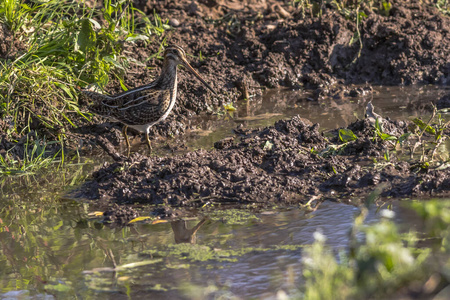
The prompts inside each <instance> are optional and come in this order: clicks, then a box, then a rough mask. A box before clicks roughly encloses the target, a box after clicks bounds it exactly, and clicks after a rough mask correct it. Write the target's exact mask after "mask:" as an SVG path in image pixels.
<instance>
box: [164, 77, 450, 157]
mask: <svg viewBox="0 0 450 300" xmlns="http://www.w3.org/2000/svg"><path fill="white" fill-rule="evenodd" d="M373 89H374V93H373V95H365V96H358V97H348V98H343V99H330V98H327V99H323V100H319V101H311V100H310V99H311V93H310V92H305V91H301V90H298V91H292V90H269V91H268V92H266V93H265V94H264V95H263V96H260V97H254V98H252V99H251V100H249V101H239V102H238V103H237V104H236V105H235V106H236V110H235V111H232V112H225V113H224V112H223V111H222V112H221V113H220V114H219V115H206V116H200V117H197V118H194V119H193V120H192V123H191V128H193V129H191V131H190V132H188V133H187V134H186V135H185V136H183V137H178V138H177V139H175V140H172V141H170V140H169V141H167V144H168V145H169V147H170V148H171V149H178V148H179V147H177V145H180V144H185V145H186V146H187V148H186V149H184V150H182V151H187V150H191V149H199V148H203V149H209V148H212V147H213V145H214V142H217V141H218V140H220V139H223V138H226V137H230V136H233V135H234V134H233V129H234V128H236V127H237V126H238V125H240V124H242V125H244V126H245V127H247V128H257V127H265V126H271V125H273V124H274V122H276V121H278V120H281V119H286V118H291V117H293V116H295V115H300V116H302V117H304V118H307V119H309V120H310V121H311V122H313V123H319V124H320V128H321V130H329V129H336V128H339V127H345V126H347V125H348V124H350V123H351V122H354V121H356V120H357V119H363V118H364V113H365V108H366V105H367V102H368V101H369V100H372V103H373V105H374V106H375V110H376V113H378V114H380V115H381V116H383V117H384V118H387V117H388V118H391V119H398V120H400V119H403V120H405V119H413V118H415V117H427V116H429V115H430V114H431V105H430V104H431V103H433V102H435V101H437V100H438V99H439V98H440V97H442V96H443V95H444V94H446V93H448V92H449V88H448V87H439V86H409V87H382V86H381V87H374V88H373ZM165 143H166V141H165ZM157 152H158V153H160V154H164V155H166V154H167V149H166V148H164V149H160V150H158V151H157Z"/></svg>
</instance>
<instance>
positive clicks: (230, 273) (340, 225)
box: [0, 199, 396, 299]
mask: <svg viewBox="0 0 450 300" xmlns="http://www.w3.org/2000/svg"><path fill="white" fill-rule="evenodd" d="M41 200H43V199H41ZM47 200H49V199H47ZM395 207H396V206H395V205H394V208H395ZM357 212H358V208H356V207H353V206H349V205H345V204H339V203H335V202H324V203H323V204H322V205H321V206H320V207H319V209H318V210H317V211H315V212H312V213H310V214H305V212H304V211H302V210H299V209H292V210H289V211H284V212H272V211H268V212H263V213H258V214H256V217H257V218H258V219H250V220H249V221H248V222H245V223H244V224H238V225H230V224H226V223H224V222H221V221H207V222H206V223H205V224H203V226H201V227H200V228H199V229H198V231H197V233H196V238H195V241H196V243H195V244H176V242H175V237H176V236H178V237H179V236H180V234H181V235H182V232H181V233H180V228H184V225H185V224H184V222H183V221H180V222H182V223H180V222H179V223H178V224H177V223H173V224H170V223H164V224H156V225H151V224H137V225H135V226H133V227H125V228H109V227H106V226H104V225H103V224H100V223H98V222H96V221H88V220H86V215H87V213H88V207H87V205H83V204H80V203H77V202H72V201H57V202H53V201H50V200H49V202H45V201H44V202H40V203H39V205H27V204H25V203H21V204H19V205H18V206H17V207H15V208H14V209H10V211H9V212H6V211H5V208H4V209H3V210H2V212H1V231H0V236H1V245H2V247H1V252H2V255H1V259H0V260H1V261H0V266H1V268H0V283H1V287H2V288H1V290H0V291H1V293H3V296H6V295H7V294H6V295H5V294H4V293H8V292H12V291H15V292H16V293H17V292H21V293H23V294H24V295H30V296H33V295H39V294H41V295H42V294H46V295H47V297H48V296H49V295H54V296H55V297H56V298H60V297H62V298H66V297H69V296H72V297H73V296H77V297H80V298H82V299H85V298H89V297H93V298H95V299H102V298H108V297H110V296H111V294H114V297H115V298H116V296H117V297H118V298H121V296H123V297H124V298H126V295H129V296H131V297H132V298H138V297H144V298H147V299H150V298H161V297H164V298H170V299H177V298H183V297H185V296H186V294H185V293H187V292H186V291H185V290H183V289H180V287H183V286H184V287H187V286H200V287H207V286H215V287H216V288H219V289H222V290H223V292H226V293H228V294H230V295H235V296H238V297H241V298H250V297H257V298H259V297H264V298H266V297H267V296H273V293H274V292H276V291H277V290H280V289H284V290H291V289H293V288H295V287H296V286H298V285H299V278H300V276H301V271H302V270H301V251H302V250H301V248H302V246H304V245H307V244H311V243H312V242H313V241H314V238H313V235H314V232H316V231H317V230H320V231H321V232H322V233H323V234H324V235H325V236H327V237H328V244H329V245H331V246H332V247H334V248H336V249H345V248H346V247H347V246H348V241H349V231H350V229H351V226H352V224H353V217H354V215H355V214H356V213H357ZM377 218H378V215H377V214H376V213H375V209H374V210H372V211H371V214H370V216H369V218H368V221H369V222H371V221H374V220H376V219H377ZM198 222H199V220H191V221H187V222H186V228H193V227H194V226H195V225H196V224H198ZM177 226H178V227H177ZM177 228H178V229H177ZM174 230H175V232H177V234H175V233H174ZM179 247H183V248H181V252H180V248H179ZM177 251H178V252H177ZM189 251H194V253H195V254H190V253H189ZM202 251H205V252H204V253H205V254H202ZM207 253H209V255H211V253H212V255H211V257H210V258H211V259H209V260H205V261H204V259H205V257H203V256H204V255H207ZM136 263H137V264H138V265H134V264H136ZM115 266H116V267H117V270H116V272H114V271H113V268H114V267H115ZM24 295H22V296H24ZM22 296H21V297H22Z"/></svg>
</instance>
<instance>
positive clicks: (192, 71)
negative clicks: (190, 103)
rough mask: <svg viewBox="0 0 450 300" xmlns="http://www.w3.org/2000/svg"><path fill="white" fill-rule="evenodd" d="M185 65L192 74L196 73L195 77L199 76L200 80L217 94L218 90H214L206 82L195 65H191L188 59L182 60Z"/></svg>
mask: <svg viewBox="0 0 450 300" xmlns="http://www.w3.org/2000/svg"><path fill="white" fill-rule="evenodd" d="M182 63H183V66H185V67H186V68H187V69H188V70H189V71H190V72H191V73H192V74H194V75H195V77H197V78H198V80H200V81H201V82H202V83H203V84H204V85H205V86H206V87H207V88H208V89H210V90H211V91H212V92H213V93H214V94H215V95H217V93H216V91H215V90H213V88H212V87H211V86H210V85H209V84H207V83H206V81H205V80H203V78H202V77H201V76H200V74H198V73H197V71H195V70H194V68H193V67H191V65H190V64H189V63H188V62H187V61H186V60H184V59H183V60H182Z"/></svg>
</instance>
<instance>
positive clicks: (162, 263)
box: [0, 87, 448, 299]
mask: <svg viewBox="0 0 450 300" xmlns="http://www.w3.org/2000/svg"><path fill="white" fill-rule="evenodd" d="M375 90H376V91H377V93H375V94H374V96H373V104H374V106H375V111H376V112H377V113H379V114H380V115H382V116H383V117H390V118H392V119H405V118H408V119H411V118H413V117H416V116H424V115H425V113H424V112H425V110H423V111H422V107H423V105H425V104H427V103H429V102H430V101H431V100H436V99H438V98H439V97H440V96H441V95H442V94H443V93H445V92H448V90H447V91H446V90H445V89H444V88H438V87H421V88H417V87H408V88H399V87H395V88H393V87H377V88H375ZM308 97H309V95H307V94H305V93H303V92H301V91H271V92H269V93H268V94H267V95H265V96H264V97H260V98H255V99H252V100H251V101H248V102H240V103H238V105H237V110H236V111H234V112H233V114H232V116H231V115H229V114H224V115H221V116H205V117H202V118H199V119H197V120H195V121H193V122H194V123H193V124H195V127H196V128H197V129H196V130H193V131H191V132H190V133H189V134H187V135H186V136H185V137H182V138H180V139H174V140H170V141H168V142H167V143H169V144H170V143H174V144H175V143H178V142H179V141H180V140H183V141H185V143H186V144H187V145H188V148H189V149H196V148H211V147H212V146H213V144H214V142H216V141H217V140H220V139H222V138H224V137H227V136H232V129H233V128H235V127H236V126H238V125H239V124H243V125H244V126H246V127H263V126H268V125H272V124H273V123H274V122H275V121H277V120H279V119H284V118H288V117H291V116H294V115H297V114H300V115H301V116H304V117H305V118H307V119H309V120H311V121H312V122H314V123H316V122H318V123H320V124H321V128H322V129H323V130H327V129H334V128H338V127H341V126H345V125H347V124H349V123H351V122H352V121H354V120H356V119H357V118H363V115H364V109H365V106H366V103H367V101H368V98H366V99H363V98H352V99H350V100H349V99H344V100H327V101H319V102H313V101H309V100H308ZM159 151H160V152H161V153H163V150H161V149H160V150H159ZM166 152H167V151H166ZM166 152H164V154H165V155H167V153H166ZM96 163H101V162H96ZM96 163H94V162H92V161H91V162H89V163H88V164H84V165H83V164H79V165H76V164H75V165H74V166H73V168H72V169H69V168H68V169H67V170H65V171H64V172H61V171H58V172H56V171H55V172H52V173H51V174H52V176H48V175H47V176H46V177H44V176H35V177H21V178H16V179H12V178H6V179H5V178H3V179H2V180H1V181H0V183H1V184H0V254H1V255H0V296H1V298H21V299H26V298H28V297H32V298H45V299H54V298H68V297H73V298H81V299H85V298H94V299H103V298H105V299H109V298H114V299H122V298H123V299H126V298H128V297H132V298H147V299H150V298H167V299H178V298H183V299H186V298H195V295H194V294H193V293H195V291H196V288H195V287H196V286H200V287H204V288H205V287H208V288H209V290H215V291H216V292H215V293H216V295H218V293H219V294H220V295H223V296H224V297H226V296H233V295H234V296H237V297H240V298H244V299H247V298H274V297H275V294H276V292H277V291H278V290H284V291H290V290H295V288H296V287H298V286H299V282H300V277H301V272H302V270H301V252H302V247H303V246H304V245H308V244H311V243H312V242H313V241H314V237H313V236H314V232H316V231H317V230H320V231H321V232H322V233H323V234H324V235H325V236H326V237H327V238H328V240H327V242H328V244H329V245H330V246H332V247H333V248H334V249H346V248H347V247H348V241H349V231H350V229H351V226H352V224H353V218H354V215H355V214H356V213H357V212H358V208H356V207H354V206H350V205H345V204H339V203H336V202H331V201H329V202H325V203H323V204H322V205H321V206H320V207H319V208H318V210H317V211H315V212H312V213H309V214H306V213H305V212H304V211H302V210H299V209H291V210H287V211H266V212H262V213H261V212H260V213H258V214H257V215H256V216H257V218H258V219H250V220H249V221H246V222H244V223H243V224H234V225H233V224H227V223H225V222H222V221H220V220H216V221H211V220H209V221H206V222H205V224H203V225H202V226H201V227H199V228H198V231H197V232H196V235H195V237H194V236H192V235H190V233H192V231H189V230H188V229H189V228H193V227H194V226H195V225H197V224H198V222H199V221H200V220H191V221H188V222H187V224H186V226H187V227H186V228H187V229H186V228H185V224H184V223H183V222H178V223H172V224H170V223H164V224H155V225H151V224H136V225H134V226H131V227H124V228H110V227H107V226H105V225H104V224H101V223H99V222H98V221H95V220H88V219H87V214H88V213H89V212H90V211H92V210H93V208H92V207H89V206H88V205H87V204H84V203H80V202H75V201H71V200H65V199H63V198H62V197H63V196H62V195H63V194H64V191H66V190H67V189H70V188H71V187H75V186H78V185H79V184H80V183H82V182H83V180H85V178H86V176H87V175H88V174H90V172H91V171H92V168H93V167H94V166H95V164H96ZM393 207H394V211H395V212H396V220H397V221H398V222H400V223H405V224H408V226H409V225H411V224H415V218H414V216H412V215H411V213H410V212H409V211H407V210H406V209H402V208H401V206H399V205H398V204H395V205H393ZM378 217H379V216H378V215H377V214H376V209H375V208H373V209H372V210H371V211H370V214H369V217H368V219H367V222H374V221H375V220H377V218H378ZM411 226H414V225H411ZM181 240H185V241H193V242H194V241H195V243H193V244H177V243H176V241H181ZM206 257H210V258H211V259H208V260H206V261H205V260H203V259H204V258H206ZM114 268H116V269H114ZM197 292H198V291H197Z"/></svg>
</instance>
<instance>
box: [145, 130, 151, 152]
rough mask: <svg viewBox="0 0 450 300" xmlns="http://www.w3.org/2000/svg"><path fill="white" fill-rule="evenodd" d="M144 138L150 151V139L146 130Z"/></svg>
mask: <svg viewBox="0 0 450 300" xmlns="http://www.w3.org/2000/svg"><path fill="white" fill-rule="evenodd" d="M145 138H146V139H147V145H148V149H149V150H150V153H152V143H151V142H150V139H149V137H148V132H146V133H145Z"/></svg>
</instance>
